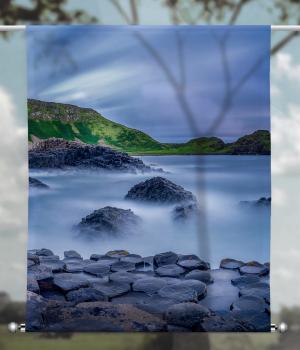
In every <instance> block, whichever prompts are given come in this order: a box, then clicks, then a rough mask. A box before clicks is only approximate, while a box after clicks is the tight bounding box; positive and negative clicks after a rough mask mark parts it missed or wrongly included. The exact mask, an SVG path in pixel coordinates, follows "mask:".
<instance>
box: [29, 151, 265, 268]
mask: <svg viewBox="0 0 300 350" xmlns="http://www.w3.org/2000/svg"><path fill="white" fill-rule="evenodd" d="M140 158H142V160H143V161H144V162H145V163H146V164H149V165H152V166H153V167H156V168H160V167H161V168H163V170H164V171H165V173H147V174H130V173H114V172H106V171H81V170H70V171H58V170H49V171H45V170H34V171H30V176H33V177H35V178H38V179H39V180H41V181H43V182H44V183H46V184H47V185H49V187H50V189H48V190H36V189H31V190H30V195H29V237H28V248H29V249H34V248H44V247H45V248H49V249H52V250H53V251H54V252H55V253H56V254H59V255H60V256H62V255H63V252H64V251H65V250H70V249H75V250H77V251H78V252H80V253H81V254H82V255H83V256H84V258H88V257H89V256H90V254H92V253H98V254H104V253H106V252H107V251H109V250H115V249H126V250H128V251H129V252H130V253H135V254H140V255H142V256H149V255H154V254H157V253H161V252H165V251H174V252H176V253H182V254H197V255H199V257H201V258H203V259H205V260H207V261H208V262H210V263H211V266H212V267H213V268H216V267H218V265H219V263H220V260H221V259H223V258H227V257H228V258H235V259H240V260H243V261H252V260H257V261H259V262H262V263H264V262H266V261H269V260H270V210H269V209H267V208H257V209H252V208H245V207H242V206H241V205H240V204H239V202H240V201H244V200H257V199H259V198H260V197H269V196H271V176H270V159H271V158H270V156H224V155H212V156H143V157H140ZM153 176H163V177H166V178H168V179H169V180H171V181H173V182H174V183H176V184H178V185H181V186H183V187H184V188H185V189H187V190H189V191H191V192H193V193H194V194H195V195H196V197H197V199H198V202H199V205H200V208H201V213H202V214H201V215H200V216H199V217H198V218H196V219H194V220H190V221H188V222H185V223H179V222H176V221H174V220H173V218H172V214H171V212H172V209H173V208H174V205H167V206H166V205H158V204H155V205H154V204H145V203H139V202H132V201H128V200H125V199H124V196H125V195H126V193H127V192H128V190H129V189H130V188H131V187H132V186H133V185H135V184H137V183H139V182H141V181H144V180H146V179H149V178H151V177H153ZM108 205H109V206H114V207H118V208H123V209H129V208H130V209H132V210H133V211H134V213H135V214H136V215H138V216H140V217H141V219H142V223H141V226H140V228H139V230H138V231H137V232H136V233H135V234H131V235H126V234H125V233H124V234H123V235H120V237H118V238H111V237H109V236H108V235H107V236H105V237H102V238H99V239H95V240H90V239H89V240H88V239H80V238H79V237H78V233H77V232H76V231H75V230H74V226H75V225H76V224H78V223H79V222H80V220H81V219H82V218H83V217H85V216H86V215H88V214H90V213H91V212H93V211H94V210H96V209H100V208H103V207H105V206H108Z"/></svg>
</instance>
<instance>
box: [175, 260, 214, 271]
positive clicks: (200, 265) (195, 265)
mask: <svg viewBox="0 0 300 350" xmlns="http://www.w3.org/2000/svg"><path fill="white" fill-rule="evenodd" d="M177 264H178V265H179V266H181V267H183V268H185V269H187V270H189V271H191V270H196V269H198V270H208V269H209V264H207V263H206V262H205V261H202V260H199V259H190V260H181V261H178V263H177Z"/></svg>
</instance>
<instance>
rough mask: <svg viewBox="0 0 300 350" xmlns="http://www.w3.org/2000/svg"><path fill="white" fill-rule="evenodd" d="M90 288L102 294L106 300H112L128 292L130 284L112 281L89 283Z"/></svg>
mask: <svg viewBox="0 0 300 350" xmlns="http://www.w3.org/2000/svg"><path fill="white" fill-rule="evenodd" d="M91 286H92V287H93V288H95V289H97V290H99V291H100V292H102V293H103V294H104V295H105V296H106V297H107V298H114V297H116V296H118V295H122V294H125V293H127V292H129V291H130V284H128V283H119V282H113V281H109V282H102V281H100V282H91Z"/></svg>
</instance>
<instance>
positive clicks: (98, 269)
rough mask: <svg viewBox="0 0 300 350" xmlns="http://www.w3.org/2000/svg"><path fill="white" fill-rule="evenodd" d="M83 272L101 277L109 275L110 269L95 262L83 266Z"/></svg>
mask: <svg viewBox="0 0 300 350" xmlns="http://www.w3.org/2000/svg"><path fill="white" fill-rule="evenodd" d="M83 271H84V272H86V273H89V274H91V275H94V276H97V277H103V276H105V275H107V274H108V273H109V271H110V267H109V266H107V265H103V264H101V263H98V262H96V263H92V264H89V265H87V266H85V267H84V268H83Z"/></svg>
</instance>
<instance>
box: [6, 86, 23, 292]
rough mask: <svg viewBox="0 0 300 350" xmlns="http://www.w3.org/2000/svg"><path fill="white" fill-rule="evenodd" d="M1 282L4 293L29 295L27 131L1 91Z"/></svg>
mask: <svg viewBox="0 0 300 350" xmlns="http://www.w3.org/2000/svg"><path fill="white" fill-rule="evenodd" d="M0 115H1V130H2V132H1V137H0V158H1V162H0V193H1V196H0V278H1V290H6V291H8V292H10V293H11V295H12V297H17V298H20V297H21V296H22V295H23V292H24V291H25V277H26V274H25V253H26V245H25V240H26V229H27V193H26V188H27V161H26V159H27V155H26V153H27V149H26V147H27V146H26V145H27V131H26V129H25V128H21V127H19V126H18V123H17V120H16V111H15V109H14V106H13V102H12V99H11V97H10V95H9V94H8V93H7V92H6V90H4V89H3V88H1V87H0Z"/></svg>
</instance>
